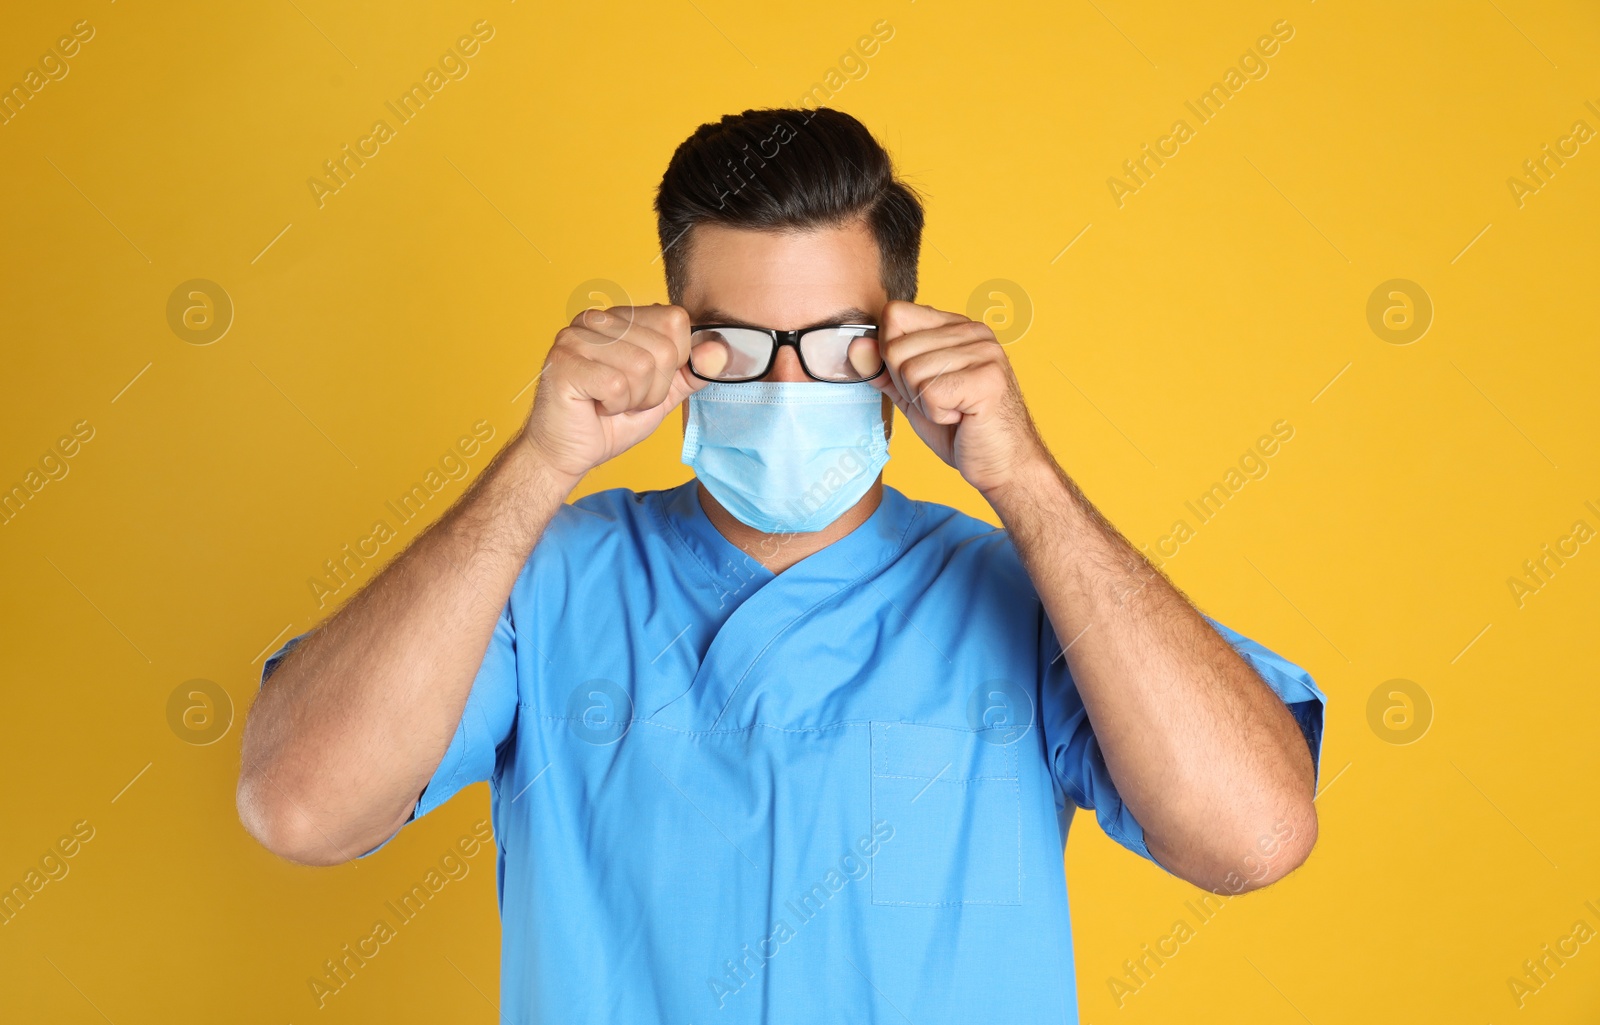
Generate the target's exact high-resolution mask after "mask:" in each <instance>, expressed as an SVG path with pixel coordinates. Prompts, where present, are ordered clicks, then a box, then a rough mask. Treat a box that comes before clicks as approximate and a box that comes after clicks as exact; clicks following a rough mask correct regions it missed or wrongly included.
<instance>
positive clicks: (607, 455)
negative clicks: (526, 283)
mask: <svg viewBox="0 0 1600 1025" xmlns="http://www.w3.org/2000/svg"><path fill="white" fill-rule="evenodd" d="M688 361H689V313H688V311H687V310H685V309H684V308H683V307H681V306H662V305H654V306H613V307H612V308H611V309H608V310H584V311H583V312H582V313H580V314H578V316H577V317H575V318H574V319H573V321H572V324H571V325H570V326H568V327H564V328H562V329H561V330H560V331H559V332H557V334H556V341H555V345H553V346H552V347H551V349H550V355H549V356H548V357H546V359H545V365H544V370H543V372H542V376H541V378H540V380H539V390H538V391H537V392H536V393H535V394H534V399H533V410H532V412H531V413H529V415H528V422H527V425H526V426H524V427H523V436H524V439H525V440H526V441H527V442H528V443H529V445H530V446H531V447H532V448H533V449H534V451H535V452H537V453H538V455H539V458H540V461H541V462H542V463H543V464H544V465H546V466H548V467H549V468H550V469H551V470H553V471H554V472H555V473H557V474H558V475H560V476H562V477H564V478H566V479H567V480H569V481H571V482H573V483H576V482H577V480H578V479H579V478H581V477H582V476H583V475H584V474H586V473H588V472H589V471H590V470H592V469H594V468H595V467H596V466H599V465H600V464H601V463H603V462H605V461H606V460H608V459H611V458H613V457H615V456H618V455H621V454H622V453H623V452H626V451H627V450H628V449H630V448H632V447H633V446H634V445H636V444H638V443H639V442H641V441H643V440H644V439H645V438H646V437H648V436H649V435H650V432H651V431H653V430H655V429H656V427H657V426H658V425H659V424H660V423H661V421H662V420H663V419H665V418H666V416H667V414H668V413H670V412H672V411H673V410H674V409H676V408H677V407H678V404H679V403H681V402H682V401H683V400H684V399H685V398H687V397H688V396H689V395H691V394H693V393H694V392H696V391H699V390H700V389H701V388H703V387H704V386H705V384H706V382H705V381H702V380H700V379H699V378H697V377H695V376H694V375H693V374H691V373H689V369H688Z"/></svg>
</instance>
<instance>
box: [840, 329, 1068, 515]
mask: <svg viewBox="0 0 1600 1025" xmlns="http://www.w3.org/2000/svg"><path fill="white" fill-rule="evenodd" d="M878 348H879V351H880V352H881V353H882V355H883V360H884V363H885V364H887V366H888V371H887V372H886V373H884V374H881V375H879V376H878V377H876V378H874V379H873V381H872V384H873V385H875V386H876V387H877V388H878V390H879V391H881V392H883V393H884V394H885V395H887V396H889V398H890V400H891V401H893V402H894V404H895V408H897V409H899V410H900V412H901V413H902V414H903V415H904V416H905V418H906V420H907V421H908V422H909V423H910V424H911V428H912V430H914V431H916V432H917V436H918V437H919V438H921V439H922V440H923V441H924V442H926V443H927V445H928V447H929V448H931V449H933V451H934V452H936V453H938V455H939V458H941V459H943V460H944V461H945V462H946V463H949V464H950V465H951V466H953V467H955V468H956V469H957V470H959V471H960V473H961V476H962V477H964V478H966V481H967V483H969V484H971V485H972V486H973V487H975V488H977V489H978V490H979V491H980V492H983V493H984V494H986V495H987V494H989V493H990V492H992V491H994V490H995V489H997V488H1002V487H1004V486H1005V485H1006V484H1008V483H1010V482H1011V481H1012V479H1013V478H1014V477H1015V476H1016V475H1017V473H1018V472H1019V471H1021V470H1023V469H1026V468H1029V467H1031V466H1035V465H1038V464H1039V463H1040V462H1044V463H1048V462H1049V461H1050V455H1049V452H1048V451H1047V450H1046V448H1045V445H1044V442H1043V440H1041V439H1040V437H1039V432H1038V430H1037V429H1036V428H1035V427H1034V425H1033V420H1032V419H1031V418H1030V417H1029V416H1028V407H1027V405H1026V404H1025V403H1024V402H1023V400H1022V389H1021V387H1020V386H1019V385H1018V384H1017V377H1016V375H1015V374H1014V373H1012V371H1011V362H1010V361H1009V360H1008V359H1006V354H1005V350H1004V349H1003V348H1002V347H1001V346H1000V343H999V342H998V341H996V340H995V337H994V332H993V331H992V330H990V328H989V325H987V324H985V323H983V322H982V321H976V320H969V319H968V318H966V317H963V316H962V315H961V314H959V313H946V312H944V311H943V310H936V309H934V308H933V307H931V306H921V305H918V304H916V303H911V302H904V301H901V300H894V301H891V302H890V303H889V304H888V305H887V306H885V307H884V309H883V314H882V316H881V317H879V319H878Z"/></svg>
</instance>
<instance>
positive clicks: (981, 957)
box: [262, 480, 1325, 1025]
mask: <svg viewBox="0 0 1600 1025" xmlns="http://www.w3.org/2000/svg"><path fill="white" fill-rule="evenodd" d="M696 487H697V484H696V482H695V481H693V480H691V481H689V482H688V483H686V484H684V485H681V486H679V487H676V488H672V489H670V490H666V491H653V492H645V493H642V494H636V493H634V492H632V491H628V490H626V489H617V490H613V491H605V492H601V493H598V494H594V495H589V496H588V497H585V498H583V499H580V500H578V501H577V502H574V503H572V504H570V505H566V506H563V507H562V508H561V509H560V510H559V511H558V513H557V514H556V516H555V518H554V519H553V521H552V522H551V523H550V526H549V528H548V529H547V530H546V532H545V535H544V538H543V539H542V540H541V541H540V543H539V545H538V546H537V548H535V550H534V552H533V554H532V556H531V557H530V558H529V560H528V562H527V564H526V565H525V566H524V567H523V570H522V573H521V575H520V577H519V578H518V579H517V582H516V584H515V586H514V587H513V589H512V592H511V596H510V599H509V600H508V601H507V603H506V605H505V607H504V608H503V609H502V610H501V612H500V618H499V622H498V624H497V625H496V627H495V631H494V636H493V639H492V640H491V641H490V643H489V647H488V651H487V653H486V654H485V655H484V659H483V665H482V668H481V669H480V670H479V672H478V676H477V678H476V680H475V682H474V683H473V686H472V692H471V696H470V698H469V699H468V701H467V706H466V710H465V712H464V714H463V715H462V718H461V723H460V725H459V727H458V728H457V730H456V735H455V739H454V740H453V741H452V742H451V744H450V748H449V750H448V751H447V752H446V753H445V755H444V759H443V760H442V761H441V762H440V764H439V768H438V770H437V771H436V772H435V773H434V774H433V778H432V780H431V781H430V782H429V783H428V786H427V789H426V790H425V791H424V792H423V794H422V796H421V798H420V800H419V801H418V802H417V806H416V810H415V813H414V815H413V818H414V817H416V816H420V815H425V814H427V813H428V812H429V811H431V810H433V809H434V808H436V807H438V806H439V805H440V804H443V803H444V802H445V801H446V800H448V799H449V798H450V797H451V796H452V795H453V794H455V793H456V792H457V791H458V790H460V789H461V788H462V787H464V786H467V785H468V784H470V783H474V782H477V781H479V780H487V781H488V782H489V784H490V787H491V792H492V795H493V819H494V829H495V835H496V839H497V842H498V845H499V860H498V884H497V892H498V896H499V902H500V915H501V920H502V930H503V939H502V971H501V985H502V1008H501V1010H502V1013H503V1014H504V1016H505V1017H506V1020H508V1021H515V1022H552V1023H555V1022H559V1023H562V1025H575V1023H588V1022H594V1023H607V1025H611V1023H616V1022H629V1023H644V1022H663V1023H670V1025H690V1023H701V1025H705V1023H710V1022H716V1023H729V1025H733V1023H746V1022H799V1021H815V1022H829V1023H831V1022H840V1021H851V1022H894V1023H903V1022H905V1021H907V1020H910V1021H913V1022H916V1023H917V1025H938V1023H941V1022H952V1023H954V1022H960V1023H970V1022H974V1021H989V1020H994V1019H996V1018H1004V1019H1005V1020H1006V1021H1008V1022H1014V1023H1032V1022H1054V1023H1061V1022H1069V1023H1071V1022H1076V1021H1077V1020H1078V1019H1077V997H1076V986H1075V982H1074V972H1073V952H1072V931H1071V926H1070V923H1069V919H1068V907H1067V890H1066V879H1065V873H1064V871H1063V864H1062V853H1063V845H1064V844H1065V843H1066V839H1067V829H1068V826H1069V825H1070V824H1071V822H1072V816H1073V812H1074V810H1075V809H1076V808H1086V809H1092V810H1093V811H1094V812H1095V815H1096V817H1097V818H1098V820H1099V823H1100V826H1101V827H1102V828H1103V829H1104V830H1105V831H1106V833H1107V834H1108V835H1110V836H1111V837H1112V838H1113V839H1115V840H1116V841H1117V842H1119V843H1121V844H1122V845H1123V846H1125V847H1127V848H1129V849H1130V850H1132V851H1134V852H1136V853H1137V854H1140V855H1142V856H1144V857H1146V858H1149V857H1150V852H1149V850H1148V849H1147V848H1146V846H1145V841H1144V831H1143V829H1142V828H1141V827H1140V825H1139V823H1138V822H1137V821H1136V820H1135V819H1134V817H1133V815H1132V814H1131V813H1130V812H1129V811H1128V809H1127V807H1126V806H1124V804H1123V803H1122V801H1121V799H1120V798H1119V797H1118V795H1117V791H1116V788H1115V786H1114V785H1113V783H1112V780H1111V776H1110V774H1109V773H1108V772H1107V770H1106V764H1105V760H1104V758H1103V757H1102V755H1101V752H1100V748H1099V745H1098V743H1097V742H1096V740H1095V735H1094V730H1093V728H1092V727H1091V725H1090V723H1089V719H1088V717H1087V715H1086V714H1085V711H1084V708H1083V704H1082V702H1081V700H1080V699H1079V696H1078V693H1077V689H1076V688H1075V686H1074V684H1073V680H1072V676H1071V673H1070V672H1069V670H1068V667H1067V660H1066V659H1065V658H1063V657H1060V655H1061V643H1060V641H1059V640H1058V639H1057V638H1056V636H1055V634H1054V631H1053V630H1052V629H1051V626H1050V623H1049V620H1048V619H1047V618H1046V616H1045V613H1044V609H1043V606H1042V605H1041V603H1040V601H1039V598H1038V595H1037V593H1036V592H1035V591H1034V588H1033V585H1032V583H1031V582H1030V581H1029V578H1028V576H1027V574H1026V573H1025V572H1024V570H1023V567H1022V565H1021V563H1020V561H1019V559H1018V556H1017V553H1016V550H1015V549H1014V548H1013V546H1012V544H1011V541H1010V539H1009V537H1008V536H1007V534H1006V533H1005V532H1004V531H1003V530H998V529H996V528H995V527H993V526H991V525H990V524H987V523H984V522H983V521H981V520H977V519H974V518H972V517H970V516H966V515H964V514H962V513H960V512H957V511H956V510H954V509H950V508H947V507H944V506H940V505H935V504H932V503H928V502H918V501H913V500H911V499H908V498H906V497H905V496H904V495H902V494H901V493H900V492H898V491H896V490H895V489H893V488H890V487H885V488H884V492H883V501H882V503H881V505H880V506H879V507H878V509H877V510H876V511H875V512H874V513H873V514H872V515H871V516H870V517H869V518H868V519H867V521H866V522H865V523H863V524H862V525H861V526H860V527H858V528H856V529H855V530H854V531H852V532H851V533H850V534H849V535H847V536H846V537H844V538H842V539H841V540H839V541H836V542H835V543H833V544H832V545H830V546H828V547H827V548H825V549H823V550H822V551H820V552H818V553H816V554H814V555H811V556H809V557H808V558H806V559H804V560H802V561H801V562H799V563H797V564H796V565H794V566H793V567H791V568H789V569H787V570H785V571H784V572H783V573H782V574H779V575H776V576H774V575H773V574H772V573H771V572H769V571H768V570H766V569H764V568H762V567H761V565H760V564H759V563H757V562H755V561H754V560H753V559H751V558H750V557H749V556H747V555H745V554H744V553H743V552H742V551H740V550H739V549H738V548H737V547H735V546H734V545H733V544H731V543H730V542H729V541H727V540H726V539H725V538H724V537H723V536H722V535H721V534H720V533H718V531H717V529H716V528H715V527H714V526H713V525H712V524H711V522H710V520H709V519H707V518H706V515H705V513H704V511H703V510H702V509H701V508H700V503H699V501H698V496H697V494H696ZM1218 629H1219V630H1220V632H1221V633H1222V636H1223V637H1225V638H1226V639H1227V640H1228V641H1229V642H1230V643H1231V644H1233V645H1234V647H1235V648H1236V649H1237V650H1238V651H1239V652H1240V653H1241V654H1242V655H1243V656H1244V657H1245V658H1246V659H1248V660H1249V661H1250V663H1251V664H1252V665H1253V666H1254V667H1255V669H1256V670H1257V672H1259V673H1260V674H1261V676H1262V677H1263V678H1264V679H1265V680H1266V682H1267V683H1268V684H1269V685H1270V686H1271V687H1272V689H1273V690H1274V691H1276V692H1277V694H1278V695H1279V696H1280V697H1281V698H1282V699H1283V700H1284V701H1285V702H1286V703H1287V705H1288V707H1289V708H1290V709H1291V710H1292V711H1293V712H1294V713H1295V716H1296V719H1297V720H1298V721H1299V722H1300V724H1301V727H1302V729H1303V730H1304V733H1305V736H1306V740H1307V742H1308V744H1309V745H1310V748H1311V751H1312V755H1313V757H1314V758H1316V759H1317V760H1318V761H1319V762H1320V755H1321V746H1322V721H1323V710H1324V706H1325V698H1324V696H1323V694H1322V693H1321V691H1320V690H1318V688H1317V686H1316V684H1315V683H1313V682H1312V679H1311V677H1310V676H1309V675H1307V673H1306V672H1305V671H1304V670H1302V669H1299V668H1297V667H1296V666H1294V665H1292V664H1291V663H1289V662H1287V661H1285V660H1284V659H1282V658H1280V657H1278V656H1277V655H1275V654H1273V653H1272V652H1270V651H1268V650H1266V649H1265V648H1263V647H1262V646H1260V645H1259V644H1256V643H1255V642H1253V641H1250V640H1248V639H1247V638H1244V637H1242V636H1240V635H1239V634H1236V633H1234V632H1233V631H1231V630H1228V629H1227V628H1225V627H1221V626H1220V625H1219V626H1218ZM301 636H302V637H303V636H305V635H301ZM300 639H301V638H300V637H296V638H293V639H291V640H290V641H289V642H288V643H286V644H285V645H284V646H283V647H282V648H281V649H279V651H278V652H277V653H276V654H274V655H273V656H272V658H271V659H269V660H268V662H267V664H266V666H265V668H264V670H263V674H262V675H263V682H264V681H265V679H266V676H267V675H269V674H270V673H271V672H272V670H273V668H275V665H276V663H277V662H278V660H279V659H280V658H281V657H282V656H283V655H284V654H285V653H286V652H287V651H288V650H289V649H290V648H292V647H293V646H294V644H295V643H296V642H298V641H299V640H300ZM1152 860H1153V859H1152Z"/></svg>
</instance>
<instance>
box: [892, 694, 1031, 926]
mask: <svg viewBox="0 0 1600 1025" xmlns="http://www.w3.org/2000/svg"><path fill="white" fill-rule="evenodd" d="M1005 737H1006V734H1004V733H1003V732H997V731H992V730H963V729H953V728H949V727H944V726H922V725H917V724H913V723H898V722H894V723H891V722H874V723H873V724H872V768H871V771H872V781H871V784H872V785H871V791H872V821H873V823H874V826H876V825H877V824H878V823H880V822H882V823H887V824H888V825H889V826H890V827H892V828H893V829H894V833H893V835H892V836H891V838H890V839H889V840H888V841H886V842H884V843H883V845H882V847H881V848H880V849H879V850H878V853H877V855H876V857H875V858H874V859H873V861H874V864H873V874H872V902H873V903H874V904H896V905H911V906H926V907H938V906H941V905H952V904H1021V903H1022V797H1021V791H1020V784H1019V781H1018V779H1017V749H1018V748H1019V747H1020V746H1021V744H1020V743H1017V742H1015V741H1014V742H1012V743H1009V744H1008V743H1004V740H1005Z"/></svg>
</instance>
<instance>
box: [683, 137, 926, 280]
mask: <svg viewBox="0 0 1600 1025" xmlns="http://www.w3.org/2000/svg"><path fill="white" fill-rule="evenodd" d="M862 217H864V218H865V219H866V222H867V225H868V227H869V228H870V229H871V231H872V235H873V237H874V238H875V239H876V240H877V242H878V252H879V260H880V272H881V274H882V276H883V287H884V290H885V291H887V292H888V294H889V298H890V299H906V300H911V299H915V298H916V296H917V257H918V254H919V253H920V252H921V250H922V203H921V201H920V200H919V199H918V198H917V194H916V193H915V192H914V191H912V189H911V188H910V187H909V186H908V185H906V184H905V183H904V182H902V181H900V180H898V179H897V178H896V177H895V174H894V166H893V162H892V161H891V160H890V159H889V154H888V152H887V151H886V150H884V148H883V147H882V146H881V145H879V144H878V140H877V139H875V138H873V137H872V133H871V132H870V131H868V130H867V127H866V126H865V125H863V124H862V123H861V122H860V121H857V120H856V119H855V118H853V117H851V116H850V115H849V114H846V113H844V112H843V111H838V110H833V109H830V108H828V107H818V108H817V109H815V110H794V109H768V110H747V111H745V112H744V113H742V114H727V115H724V116H723V118H722V120H721V121H717V122H711V123H707V124H703V125H701V126H700V127H699V128H697V129H695V131H694V134H693V135H691V136H689V137H688V138H687V139H685V140H684V141H683V142H682V143H681V144H680V145H679V146H678V148H677V151H676V152H674V153H673V154H672V160H671V162H670V163H668V164H667V171H666V173H665V174H663V175H662V176H661V187H660V188H659V189H658V190H657V191H656V233H657V234H658V235H659V236H660V239H661V251H662V254H663V262H664V263H665V264H666V272H667V295H668V296H669V297H670V298H671V300H672V302H674V303H681V302H682V301H683V292H684V286H685V281H684V273H685V264H686V263H687V262H688V255H689V249H690V247H691V246H692V245H693V236H692V233H691V231H690V229H692V228H693V227H694V226H695V225H697V224H706V223H712V224H722V225H727V226H729V227H734V228H755V229H763V230H773V231H782V230H786V229H806V228H816V227H832V226H838V225H842V224H847V223H849V222H850V221H853V220H855V219H856V218H862Z"/></svg>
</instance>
